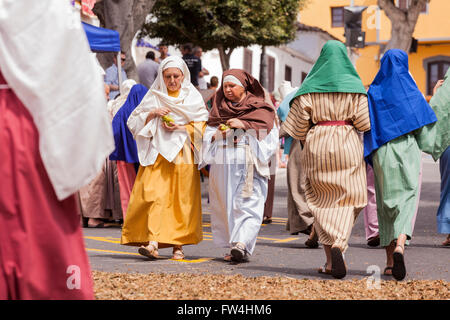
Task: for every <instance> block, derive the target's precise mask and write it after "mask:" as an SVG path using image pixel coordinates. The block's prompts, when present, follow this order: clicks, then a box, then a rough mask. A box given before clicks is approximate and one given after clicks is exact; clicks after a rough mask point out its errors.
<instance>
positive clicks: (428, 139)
mask: <svg viewBox="0 0 450 320" xmlns="http://www.w3.org/2000/svg"><path fill="white" fill-rule="evenodd" d="M430 106H431V108H432V109H433V111H434V112H435V114H436V117H437V119H438V121H437V122H435V123H432V124H429V125H427V126H425V127H422V128H421V129H420V131H419V134H418V139H417V143H418V144H419V147H420V149H422V151H423V152H426V153H428V154H430V155H431V156H432V157H433V159H434V161H438V160H439V171H440V173H441V196H440V204H439V208H438V211H437V217H436V218H437V231H438V233H441V234H446V235H447V237H446V239H445V240H444V242H443V243H442V245H444V246H450V147H449V145H450V134H449V133H450V119H449V116H450V68H449V69H448V70H447V73H446V74H445V77H444V79H443V80H439V81H438V83H437V84H436V86H435V87H434V90H433V97H432V98H431V100H430Z"/></svg>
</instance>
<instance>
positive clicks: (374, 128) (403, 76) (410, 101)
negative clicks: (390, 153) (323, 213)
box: [364, 49, 437, 161]
mask: <svg viewBox="0 0 450 320" xmlns="http://www.w3.org/2000/svg"><path fill="white" fill-rule="evenodd" d="M368 100H369V113H370V127H371V130H370V131H368V132H366V133H365V134H364V157H365V158H366V160H368V161H370V159H369V158H368V157H369V156H370V155H371V154H372V153H373V152H374V151H375V150H377V149H378V148H379V147H381V146H382V145H384V144H385V143H387V142H389V141H391V140H394V139H396V138H398V137H400V136H402V135H405V134H407V133H409V132H411V131H414V130H416V129H419V128H421V127H423V126H425V125H427V124H430V123H433V122H436V121H437V118H436V115H435V114H434V112H433V109H431V107H430V106H429V104H428V103H427V101H426V100H425V97H424V96H423V94H422V93H421V92H420V91H419V88H418V87H417V84H416V82H415V81H414V79H413V78H412V76H411V74H410V73H409V67H408V54H407V53H406V52H404V51H403V50H400V49H391V50H388V51H387V52H386V53H385V54H384V56H383V58H382V59H381V67H380V70H379V71H378V73H377V75H376V77H375V79H374V80H373V82H372V84H371V85H370V88H369V91H368Z"/></svg>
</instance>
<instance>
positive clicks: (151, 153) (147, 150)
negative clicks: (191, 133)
mask: <svg viewBox="0 0 450 320" xmlns="http://www.w3.org/2000/svg"><path fill="white" fill-rule="evenodd" d="M167 68H178V69H180V70H181V72H182V73H183V75H184V79H183V82H182V84H181V89H180V92H179V95H178V97H176V98H175V97H171V96H169V94H168V92H167V88H166V85H165V83H164V78H163V71H164V70H166V69H167ZM161 107H167V108H169V109H171V110H172V111H171V112H170V113H169V116H171V117H172V118H173V120H174V121H175V123H176V124H179V125H185V124H188V123H190V122H199V121H206V120H208V110H207V109H206V106H205V102H204V101H203V98H202V95H201V94H200V93H199V92H198V90H197V89H196V88H195V87H194V86H193V85H192V83H191V76H190V73H189V69H188V67H187V65H186V63H185V62H184V61H183V59H181V58H180V57H178V56H169V57H167V58H166V59H164V60H163V61H162V62H161V64H160V65H159V69H158V76H157V77H156V79H155V81H154V82H153V85H152V87H151V88H150V90H149V91H148V92H147V94H146V95H145V97H144V98H143V99H142V101H141V103H140V104H139V106H138V107H137V108H136V109H135V110H134V111H133V113H132V114H131V115H130V117H129V118H128V122H127V126H128V128H129V129H130V131H131V133H132V134H133V136H134V138H135V140H136V144H137V148H138V155H139V162H140V163H141V165H143V166H146V165H149V164H152V163H154V161H155V160H156V156H157V155H158V154H161V156H163V157H164V158H165V159H166V160H167V161H169V162H172V161H173V160H174V159H175V157H176V156H177V154H178V153H179V152H180V150H181V149H182V147H183V145H184V143H185V141H186V139H187V136H188V134H187V132H185V131H173V132H169V131H167V130H165V129H163V128H162V120H161V118H160V117H155V118H154V119H152V120H151V121H149V122H148V123H147V124H145V121H146V119H147V116H148V114H149V113H150V111H151V110H154V109H156V108H161Z"/></svg>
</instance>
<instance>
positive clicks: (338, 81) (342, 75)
mask: <svg viewBox="0 0 450 320" xmlns="http://www.w3.org/2000/svg"><path fill="white" fill-rule="evenodd" d="M312 92H347V93H363V94H367V92H366V89H365V88H364V86H363V84H362V82H361V78H360V77H359V75H358V73H357V72H356V70H355V67H353V64H352V63H351V61H350V59H349V58H348V55H347V48H346V47H345V45H344V44H343V43H342V42H340V41H336V40H330V41H328V42H327V43H325V45H324V46H323V48H322V51H321V52H320V56H319V58H318V59H317V61H316V63H315V64H314V66H313V68H312V70H311V72H310V73H309V74H308V76H307V77H306V79H305V81H304V82H303V84H302V85H301V87H300V88H299V89H298V91H297V93H296V94H295V96H294V98H293V99H295V98H296V97H298V96H301V95H303V94H307V93H312ZM293 99H292V100H293ZM292 100H291V102H292Z"/></svg>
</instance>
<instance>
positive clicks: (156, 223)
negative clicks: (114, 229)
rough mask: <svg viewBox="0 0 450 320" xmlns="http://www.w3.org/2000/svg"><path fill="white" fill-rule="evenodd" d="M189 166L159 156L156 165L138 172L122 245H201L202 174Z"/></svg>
mask: <svg viewBox="0 0 450 320" xmlns="http://www.w3.org/2000/svg"><path fill="white" fill-rule="evenodd" d="M185 150H186V149H185ZM188 150H189V149H188ZM183 151H184V150H182V151H181V152H180V154H179V155H178V157H180V156H181V157H182V154H183ZM190 163H191V164H184V163H182V164H176V163H172V162H169V161H167V160H166V159H165V158H163V157H162V156H161V155H158V158H157V159H156V161H155V163H154V164H153V165H151V166H147V167H140V168H139V171H138V174H137V177H136V181H135V184H134V187H133V191H132V193H131V196H130V202H129V205H128V210H127V214H126V218H125V221H124V225H123V228H122V239H121V244H123V245H130V246H140V245H148V243H149V242H150V241H157V242H158V243H159V247H160V248H164V247H172V246H174V245H187V244H197V243H199V242H200V241H202V239H203V232H202V203H201V189H200V173H199V171H198V167H197V165H196V164H193V161H192V162H190Z"/></svg>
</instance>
